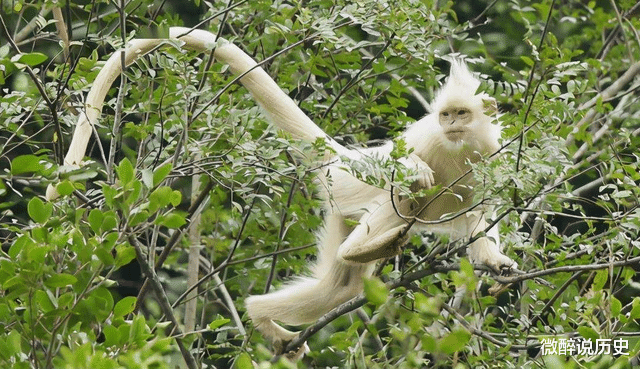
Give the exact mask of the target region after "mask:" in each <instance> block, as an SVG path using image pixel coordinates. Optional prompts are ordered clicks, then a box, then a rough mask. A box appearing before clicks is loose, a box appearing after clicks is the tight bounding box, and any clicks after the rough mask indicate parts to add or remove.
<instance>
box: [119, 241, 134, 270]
mask: <svg viewBox="0 0 640 369" xmlns="http://www.w3.org/2000/svg"><path fill="white" fill-rule="evenodd" d="M135 258H136V250H135V249H134V248H133V246H131V245H128V244H120V245H118V246H116V266H117V267H118V268H120V267H122V266H124V265H127V264H129V263H130V262H131V260H133V259H135Z"/></svg>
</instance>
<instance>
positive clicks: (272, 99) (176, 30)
mask: <svg viewBox="0 0 640 369" xmlns="http://www.w3.org/2000/svg"><path fill="white" fill-rule="evenodd" d="M169 34H170V37H171V38H172V39H178V40H180V41H182V42H183V43H184V47H186V48H189V49H193V50H197V51H207V50H212V49H213V50H214V57H215V58H216V59H218V60H219V61H221V62H223V63H225V64H228V65H229V68H230V69H231V71H232V72H233V73H235V74H238V75H243V77H242V78H241V79H240V82H241V83H242V84H243V85H244V86H245V87H246V88H247V89H248V90H249V91H250V92H251V94H252V95H253V97H254V98H255V100H256V101H257V102H258V104H259V105H260V106H261V107H262V108H263V109H264V111H265V112H266V114H267V116H268V117H269V120H270V121H271V122H272V123H273V124H275V125H276V126H277V127H278V128H280V129H282V130H284V131H287V132H289V133H291V134H292V135H293V136H294V137H296V138H299V139H304V140H308V141H310V142H314V141H315V140H316V139H317V138H323V139H325V140H326V143H327V145H328V146H329V147H331V148H332V149H333V150H335V151H336V152H337V153H338V154H340V155H348V154H349V153H350V150H348V149H346V148H345V147H343V146H342V145H340V144H338V143H337V142H336V141H335V140H333V139H332V138H330V137H328V136H327V134H326V133H325V132H324V131H323V130H322V129H321V128H320V127H318V126H317V125H316V124H315V123H314V122H313V121H311V119H309V117H308V116H307V115H306V114H304V112H303V111H302V110H300V108H298V105H296V103H295V102H294V101H293V100H291V98H289V96H288V95H287V94H286V93H284V91H282V89H280V87H279V86H278V85H277V84H276V83H275V81H274V80H273V79H272V78H271V77H270V76H269V75H268V74H267V73H266V72H265V71H264V70H263V69H262V68H260V67H259V66H258V65H257V63H256V62H255V61H254V60H253V59H252V58H251V57H250V56H249V55H247V54H246V53H245V52H243V51H242V50H241V49H240V48H238V47H237V46H236V45H234V44H232V43H229V42H228V41H226V40H224V39H216V36H215V35H214V34H213V33H211V32H208V31H203V30H192V29H190V28H185V27H171V28H170V29H169ZM166 41H167V40H166V39H134V40H131V41H130V42H129V44H128V45H127V47H126V48H125V49H124V50H122V51H120V52H115V53H114V54H113V55H111V57H110V58H109V59H108V60H107V62H106V63H105V65H104V67H103V68H102V69H101V70H100V72H99V73H98V76H97V77H96V79H95V80H94V82H93V86H92V87H91V90H90V91H89V93H88V94H87V99H86V101H85V104H84V109H83V111H82V112H81V113H80V116H79V117H78V122H77V123H76V127H75V130H74V132H73V138H72V140H71V144H70V145H69V151H68V152H67V155H66V156H65V159H64V164H65V165H70V166H80V165H81V163H82V159H83V158H84V156H85V154H86V151H87V145H88V144H89V139H90V138H91V134H92V131H93V126H94V125H95V124H96V123H97V122H98V118H99V117H100V114H101V113H102V106H103V105H104V99H105V97H106V95H107V92H108V91H109V89H110V88H111V85H112V84H113V81H115V79H116V78H117V77H118V76H119V75H120V74H121V73H122V62H121V53H122V52H124V54H125V65H129V64H131V63H133V62H134V61H135V60H136V59H137V58H138V57H140V56H143V55H145V54H147V53H148V52H150V51H151V50H153V49H155V48H157V47H160V46H163V45H171V43H168V42H166ZM57 196H58V194H57V192H56V190H55V188H54V187H53V186H49V188H47V195H46V197H47V199H49V200H52V199H55V198H56V197H57Z"/></svg>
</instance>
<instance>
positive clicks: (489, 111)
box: [482, 96, 498, 115]
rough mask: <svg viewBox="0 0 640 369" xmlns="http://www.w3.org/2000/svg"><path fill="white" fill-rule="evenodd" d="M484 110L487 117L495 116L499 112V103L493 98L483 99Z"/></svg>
mask: <svg viewBox="0 0 640 369" xmlns="http://www.w3.org/2000/svg"><path fill="white" fill-rule="evenodd" d="M482 108H483V110H484V114H485V115H493V114H495V113H497V112H498V103H497V102H496V99H494V98H493V97H488V96H487V97H483V98H482Z"/></svg>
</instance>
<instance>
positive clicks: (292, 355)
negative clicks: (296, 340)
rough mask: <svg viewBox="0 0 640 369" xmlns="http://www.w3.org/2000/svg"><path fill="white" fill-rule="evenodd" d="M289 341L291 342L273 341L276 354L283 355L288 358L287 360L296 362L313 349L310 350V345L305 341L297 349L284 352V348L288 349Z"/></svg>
mask: <svg viewBox="0 0 640 369" xmlns="http://www.w3.org/2000/svg"><path fill="white" fill-rule="evenodd" d="M289 342H291V341H281V340H274V341H273V349H274V351H275V352H276V354H278V355H283V356H284V357H285V358H287V360H289V361H293V362H295V361H298V360H300V359H302V358H303V357H304V355H305V354H307V353H309V352H310V351H311V350H309V346H308V345H307V343H306V342H305V343H303V344H302V346H300V347H299V348H298V349H297V350H291V351H288V352H284V350H286V348H287V345H288V344H289Z"/></svg>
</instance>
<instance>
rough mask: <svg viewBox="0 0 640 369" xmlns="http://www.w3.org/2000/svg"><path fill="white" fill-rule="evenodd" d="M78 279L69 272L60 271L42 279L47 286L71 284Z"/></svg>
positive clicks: (54, 286) (56, 286)
mask: <svg viewBox="0 0 640 369" xmlns="http://www.w3.org/2000/svg"><path fill="white" fill-rule="evenodd" d="M77 281H78V278H76V277H74V276H72V275H71V274H66V273H61V274H54V275H52V276H51V277H49V278H48V279H46V280H45V281H44V284H45V286H47V287H49V288H59V287H65V286H69V285H72V284H74V283H76V282H77Z"/></svg>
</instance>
